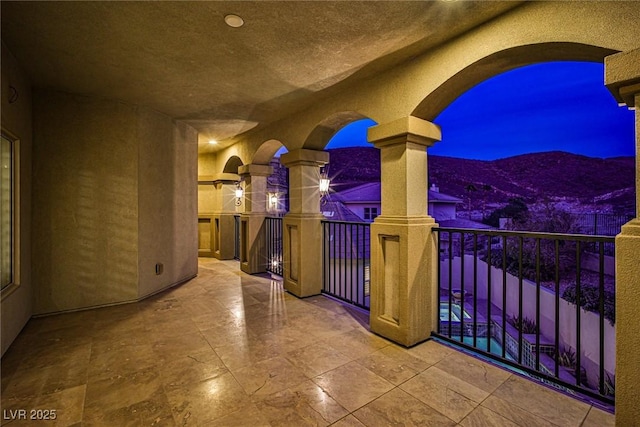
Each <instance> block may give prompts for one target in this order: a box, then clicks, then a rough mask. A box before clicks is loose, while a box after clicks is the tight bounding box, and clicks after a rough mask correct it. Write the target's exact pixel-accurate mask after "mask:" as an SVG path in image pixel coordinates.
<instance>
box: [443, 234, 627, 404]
mask: <svg viewBox="0 0 640 427" xmlns="http://www.w3.org/2000/svg"><path fill="white" fill-rule="evenodd" d="M434 232H436V233H437V235H438V252H439V254H440V260H439V262H438V271H437V274H438V282H439V286H440V298H439V302H438V303H439V307H438V308H439V313H440V320H439V322H438V329H437V333H434V335H435V336H437V337H439V338H442V339H444V340H446V341H449V342H454V343H456V344H457V345H461V346H463V347H466V348H468V349H470V350H473V351H476V352H480V353H482V354H484V355H485V356H488V357H491V358H494V359H497V360H499V361H501V362H503V363H505V364H507V365H510V366H512V367H515V368H517V369H520V370H521V371H525V372H527V373H529V374H531V375H532V376H534V377H535V378H537V379H539V380H541V381H543V382H546V383H549V384H553V385H554V386H556V387H558V388H561V389H563V390H564V391H568V392H578V393H581V394H583V395H586V396H588V397H591V398H596V399H598V400H600V401H603V402H605V403H609V404H613V401H614V395H615V353H614V349H615V331H614V324H615V303H614V296H615V279H614V272H613V270H614V265H615V262H614V259H613V257H611V256H607V255H605V245H612V244H613V242H614V238H613V237H605V236H587V235H571V234H554V233H529V232H517V231H497V230H471V229H454V228H435V229H434ZM587 246H592V247H597V253H596V254H595V255H594V254H592V253H588V252H586V251H585V248H586V247H587Z"/></svg>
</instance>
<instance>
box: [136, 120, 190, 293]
mask: <svg viewBox="0 0 640 427" xmlns="http://www.w3.org/2000/svg"><path fill="white" fill-rule="evenodd" d="M138 116H139V124H138V138H139V147H138V150H139V158H140V164H139V170H138V180H139V181H138V200H139V207H138V226H139V237H138V242H139V246H138V257H139V259H138V266H139V273H138V274H139V289H138V296H139V297H143V296H146V295H149V294H152V293H154V292H157V291H159V290H161V289H163V288H165V287H167V286H171V285H173V284H175V283H179V282H182V281H184V280H186V279H189V278H191V277H193V276H195V275H196V274H197V271H198V234H197V233H198V206H197V178H198V177H197V155H198V151H197V150H198V144H197V137H198V134H197V132H196V131H195V130H194V129H193V128H191V127H189V126H187V125H184V124H179V123H178V124H176V123H173V122H172V121H171V119H169V118H168V117H166V116H164V115H162V114H158V113H155V112H151V111H143V110H141V111H140V112H139V113H138ZM156 263H162V264H163V268H164V271H163V273H162V274H160V275H156V272H155V271H156V270H155V266H156Z"/></svg>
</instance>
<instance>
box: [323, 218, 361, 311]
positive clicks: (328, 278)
mask: <svg viewBox="0 0 640 427" xmlns="http://www.w3.org/2000/svg"><path fill="white" fill-rule="evenodd" d="M369 225H370V224H368V223H361V222H342V221H322V235H323V256H322V272H323V274H322V276H323V281H322V283H323V285H322V292H323V293H324V294H327V295H330V296H332V297H333V298H337V299H340V300H342V301H346V302H348V303H350V304H353V305H356V306H358V307H361V308H365V309H367V310H368V309H369V263H370V261H369V258H370V246H371V245H370V233H369Z"/></svg>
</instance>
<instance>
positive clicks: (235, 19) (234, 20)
mask: <svg viewBox="0 0 640 427" xmlns="http://www.w3.org/2000/svg"><path fill="white" fill-rule="evenodd" d="M224 22H226V23H227V25H228V26H230V27H233V28H239V27H242V26H243V25H244V19H242V18H241V17H239V16H238V15H227V16H225V17H224Z"/></svg>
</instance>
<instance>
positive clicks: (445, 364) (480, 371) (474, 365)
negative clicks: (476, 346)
mask: <svg viewBox="0 0 640 427" xmlns="http://www.w3.org/2000/svg"><path fill="white" fill-rule="evenodd" d="M435 366H436V367H437V368H438V369H441V370H442V371H444V372H447V373H448V374H449V375H452V376H454V377H457V378H460V379H461V380H463V381H465V382H468V383H470V384H473V385H474V386H476V387H478V388H479V389H481V390H484V391H487V392H489V393H492V392H493V391H494V390H495V389H496V388H498V387H499V386H500V384H502V383H503V382H505V381H506V380H507V378H509V377H510V376H511V373H509V372H507V371H506V370H504V369H500V368H498V367H496V366H492V365H490V364H488V363H485V362H483V361H481V360H479V359H476V358H474V357H471V356H469V355H466V354H464V353H461V352H458V351H455V352H453V353H451V354H449V355H448V356H447V357H445V358H444V359H442V360H441V361H440V362H438V363H437V364H436V365H435Z"/></svg>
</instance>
